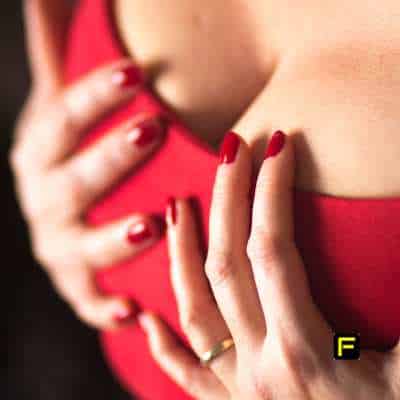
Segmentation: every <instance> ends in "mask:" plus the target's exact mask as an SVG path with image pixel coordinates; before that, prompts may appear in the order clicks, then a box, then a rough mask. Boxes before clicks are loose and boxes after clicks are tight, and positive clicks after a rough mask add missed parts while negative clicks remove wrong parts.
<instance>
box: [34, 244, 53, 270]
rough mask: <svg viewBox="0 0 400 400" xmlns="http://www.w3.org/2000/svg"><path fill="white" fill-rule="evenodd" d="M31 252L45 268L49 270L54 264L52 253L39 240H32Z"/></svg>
mask: <svg viewBox="0 0 400 400" xmlns="http://www.w3.org/2000/svg"><path fill="white" fill-rule="evenodd" d="M32 254H33V257H34V259H35V260H36V261H37V262H38V263H39V264H40V265H41V266H42V267H43V268H44V269H45V270H49V269H51V268H52V267H53V265H56V260H55V257H54V254H53V253H52V252H51V251H49V246H47V245H44V243H43V241H41V240H37V239H35V240H33V241H32Z"/></svg>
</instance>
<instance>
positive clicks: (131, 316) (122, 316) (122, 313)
mask: <svg viewBox="0 0 400 400" xmlns="http://www.w3.org/2000/svg"><path fill="white" fill-rule="evenodd" d="M136 316H137V311H136V307H135V306H134V305H133V304H131V305H130V307H129V308H126V309H124V310H119V311H117V312H116V313H115V314H114V320H115V321H116V322H117V323H118V324H126V323H128V322H132V321H134V320H135V319H136Z"/></svg>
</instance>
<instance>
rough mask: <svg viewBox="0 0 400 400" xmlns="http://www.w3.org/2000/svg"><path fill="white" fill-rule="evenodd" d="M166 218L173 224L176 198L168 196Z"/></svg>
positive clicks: (175, 215)
mask: <svg viewBox="0 0 400 400" xmlns="http://www.w3.org/2000/svg"><path fill="white" fill-rule="evenodd" d="M167 218H168V219H169V221H170V222H171V223H172V224H173V225H175V224H176V220H177V210H176V199H175V198H174V197H170V198H169V199H168V202H167Z"/></svg>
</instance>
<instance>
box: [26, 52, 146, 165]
mask: <svg viewBox="0 0 400 400" xmlns="http://www.w3.org/2000/svg"><path fill="white" fill-rule="evenodd" d="M141 80H142V77H141V73H140V71H139V70H138V68H137V67H136V66H134V65H132V63H131V61H129V60H120V61H117V62H114V63H112V64H111V65H107V66H105V67H100V68H98V69H97V70H95V71H94V72H91V73H90V74H89V75H87V76H86V77H85V78H82V79H81V80H80V81H78V82H77V83H74V84H73V85H71V86H69V87H68V88H66V89H64V90H63V91H62V92H60V93H59V94H57V96H56V97H54V98H53V99H52V101H51V104H49V105H48V111H47V112H46V113H45V114H44V115H40V116H37V122H36V124H34V125H33V126H32V132H31V135H30V136H29V141H28V140H27V143H26V148H27V151H28V152H29V155H30V159H31V164H32V165H33V166H34V165H35V164H37V165H38V167H37V168H48V167H49V166H52V165H53V164H55V163H57V162H60V161H63V160H65V158H66V157H67V156H69V155H70V153H71V152H72V151H74V150H75V149H76V147H77V145H78V144H79V142H80V141H81V139H82V136H83V134H84V133H86V131H87V129H88V128H90V127H91V126H92V125H94V124H96V123H98V122H99V120H100V118H101V117H103V116H105V115H106V114H107V113H109V112H110V111H112V110H113V109H114V108H115V107H117V106H118V105H120V104H121V103H122V102H124V101H126V100H128V99H130V98H131V97H132V96H133V95H134V94H135V93H137V91H138V90H139V86H140V83H141ZM38 149H40V152H39V151H38Z"/></svg>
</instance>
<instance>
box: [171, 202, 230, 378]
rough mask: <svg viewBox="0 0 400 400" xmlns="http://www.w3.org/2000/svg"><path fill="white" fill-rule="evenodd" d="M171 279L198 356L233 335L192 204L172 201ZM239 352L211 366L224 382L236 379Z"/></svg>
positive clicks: (218, 359)
mask: <svg viewBox="0 0 400 400" xmlns="http://www.w3.org/2000/svg"><path fill="white" fill-rule="evenodd" d="M167 225H168V249H169V256H170V264H171V281H172V285H173V288H174V293H175V297H176V300H177V305H178V311H179V316H180V322H181V326H182V328H183V331H184V332H185V334H186V335H187V337H188V339H189V342H190V344H191V345H192V348H193V350H194V351H195V352H196V354H197V355H198V356H201V355H203V354H204V353H205V352H207V351H209V350H210V349H211V348H212V347H213V346H214V345H215V344H216V343H218V342H220V341H221V340H224V339H226V338H229V337H230V336H231V334H230V332H229V330H228V328H227V326H226V324H225V321H224V319H223V317H222V315H221V313H220V312H219V310H218V307H217V305H216V303H215V301H214V298H213V296H212V293H211V291H210V288H209V286H208V282H207V278H206V276H205V273H204V268H203V257H202V254H201V252H200V245H199V240H198V231H197V230H196V224H195V220H194V215H193V212H192V210H191V207H190V204H189V203H188V202H187V201H185V200H174V199H171V200H170V201H169V206H168V209H167ZM235 363H236V361H235V351H234V349H231V350H228V351H226V352H225V353H224V354H222V355H221V356H220V357H218V358H217V359H216V360H214V361H213V362H212V363H211V364H210V366H211V368H212V369H213V371H215V372H216V374H217V375H218V376H219V377H220V378H221V379H223V380H224V381H227V380H230V379H233V376H234V373H235Z"/></svg>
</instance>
